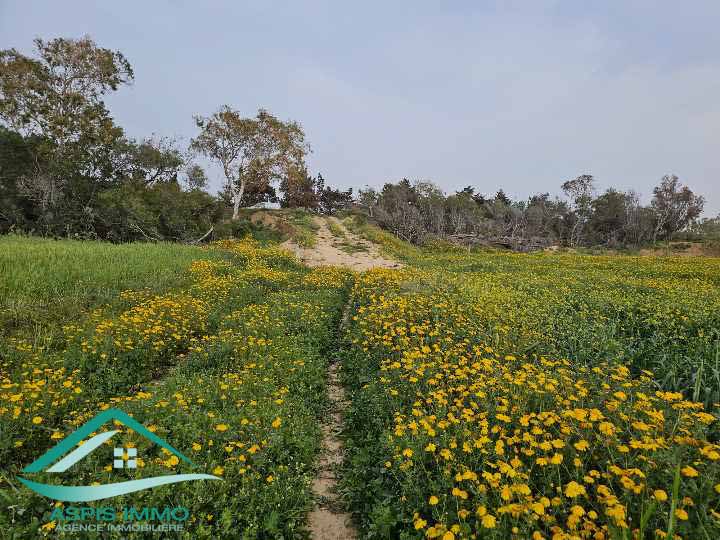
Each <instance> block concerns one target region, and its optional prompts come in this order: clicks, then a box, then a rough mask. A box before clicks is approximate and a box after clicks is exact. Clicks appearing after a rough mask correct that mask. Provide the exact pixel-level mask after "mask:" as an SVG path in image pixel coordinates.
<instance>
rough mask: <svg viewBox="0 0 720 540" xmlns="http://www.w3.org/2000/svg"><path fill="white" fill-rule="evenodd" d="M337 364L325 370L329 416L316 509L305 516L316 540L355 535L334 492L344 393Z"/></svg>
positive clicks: (317, 480)
mask: <svg viewBox="0 0 720 540" xmlns="http://www.w3.org/2000/svg"><path fill="white" fill-rule="evenodd" d="M337 370H338V364H337V363H332V364H330V367H329V369H328V394H329V397H330V415H329V417H328V419H327V422H326V423H325V424H323V426H322V431H323V440H322V450H321V454H320V460H319V462H318V472H317V476H316V477H315V479H314V480H313V491H314V492H315V496H316V500H317V502H316V504H315V508H314V509H313V510H312V511H311V512H310V515H309V516H308V525H309V527H310V533H311V537H312V538H313V539H315V540H353V539H355V538H357V532H356V531H355V528H354V527H353V525H352V521H351V516H350V514H349V513H348V512H346V511H345V508H344V503H343V501H342V497H341V496H340V494H338V493H337V491H336V487H337V472H338V468H339V467H340V465H341V464H342V460H343V451H342V442H341V441H340V439H339V438H338V435H339V433H340V431H341V430H342V411H343V410H344V409H345V406H346V402H345V393H344V392H343V389H342V386H340V383H339V382H338V377H337Z"/></svg>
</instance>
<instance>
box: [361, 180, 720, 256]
mask: <svg viewBox="0 0 720 540" xmlns="http://www.w3.org/2000/svg"><path fill="white" fill-rule="evenodd" d="M562 190H563V192H564V194H565V195H566V199H560V198H559V197H551V196H550V194H549V193H542V194H537V195H533V196H531V197H529V198H528V199H526V200H511V199H510V198H509V197H508V196H507V195H506V194H505V192H504V191H503V190H502V189H500V190H498V191H497V192H496V193H495V195H494V196H487V195H483V194H481V193H478V192H477V191H476V190H475V188H474V187H472V186H468V187H466V188H464V189H462V190H460V191H457V192H455V193H453V194H451V195H445V194H444V193H443V192H442V190H441V189H440V188H439V187H438V186H436V185H435V184H433V183H432V182H427V181H416V182H410V181H409V180H407V179H403V180H401V181H399V182H396V183H387V184H385V185H384V186H383V188H382V189H381V190H379V191H377V190H375V189H372V188H367V189H364V190H360V192H359V196H358V204H359V205H360V206H361V207H362V208H363V209H364V211H365V213H366V214H367V215H368V217H370V218H372V219H374V220H375V221H377V222H378V223H379V224H380V225H382V226H383V227H384V228H386V229H388V230H390V231H392V232H393V233H394V234H396V235H397V236H399V237H400V238H403V239H404V240H407V241H409V242H413V243H416V244H422V243H424V242H425V241H427V240H428V239H432V238H441V239H455V240H460V241H463V240H464V241H467V242H469V243H473V242H487V241H490V242H494V243H500V244H505V245H508V246H509V247H513V248H523V247H525V248H532V247H542V246H547V245H553V244H555V245H557V244H560V245H567V246H572V247H577V246H597V245H602V246H607V247H621V246H638V245H643V244H649V243H654V242H657V241H659V240H668V239H670V238H672V237H673V235H675V234H676V233H678V232H679V231H683V230H686V229H688V228H689V227H691V226H694V227H695V229H694V230H696V231H700V230H706V231H710V230H711V229H713V225H716V224H719V223H720V222H719V221H718V219H717V218H716V219H708V220H704V221H703V222H701V223H699V222H698V221H697V219H698V218H699V216H700V214H701V213H702V210H703V205H704V200H703V197H702V196H699V195H696V194H695V193H693V192H692V190H691V189H690V188H688V187H687V186H685V185H683V184H682V183H681V182H680V180H679V179H678V177H677V176H675V175H666V176H664V177H663V178H662V179H661V180H660V183H659V185H658V186H656V187H655V188H654V190H653V197H652V200H651V202H650V204H649V205H647V206H645V205H642V204H641V203H640V197H639V196H638V194H637V193H635V192H633V191H619V190H617V189H614V188H610V189H607V190H606V191H605V192H603V193H601V194H597V189H596V184H595V179H594V178H593V176H592V175H587V174H586V175H581V176H578V177H577V178H574V179H572V180H568V181H566V182H564V183H563V184H562Z"/></svg>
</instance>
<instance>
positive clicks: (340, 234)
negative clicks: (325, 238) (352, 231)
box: [327, 219, 345, 238]
mask: <svg viewBox="0 0 720 540" xmlns="http://www.w3.org/2000/svg"><path fill="white" fill-rule="evenodd" d="M327 227H328V229H329V230H330V234H332V235H333V236H334V237H336V238H345V231H344V230H343V228H342V227H341V226H340V225H338V224H337V223H336V222H335V221H333V220H331V219H328V220H327Z"/></svg>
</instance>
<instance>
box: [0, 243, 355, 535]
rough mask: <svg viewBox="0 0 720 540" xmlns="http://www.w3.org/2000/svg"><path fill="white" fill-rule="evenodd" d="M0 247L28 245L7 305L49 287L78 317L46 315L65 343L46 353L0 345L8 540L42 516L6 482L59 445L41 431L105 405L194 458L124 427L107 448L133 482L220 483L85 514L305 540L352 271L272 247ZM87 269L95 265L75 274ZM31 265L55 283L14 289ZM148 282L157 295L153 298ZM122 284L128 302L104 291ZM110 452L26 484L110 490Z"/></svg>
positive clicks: (67, 426) (43, 506)
mask: <svg viewBox="0 0 720 540" xmlns="http://www.w3.org/2000/svg"><path fill="white" fill-rule="evenodd" d="M5 242H6V243H5V245H6V246H10V245H12V246H13V249H14V253H17V252H18V251H22V250H23V248H25V247H26V246H27V247H28V248H29V250H26V253H29V255H28V256H29V257H30V260H28V261H21V260H20V257H13V258H8V259H7V261H6V262H5V263H4V264H5V266H4V267H5V268H8V269H9V270H10V271H9V272H7V274H6V275H4V278H5V285H4V286H5V287H6V290H9V291H10V292H12V295H13V296H12V298H14V299H19V298H24V299H25V301H26V302H27V303H28V304H29V303H30V302H35V304H33V305H39V303H40V302H47V301H52V298H51V297H50V295H51V294H52V293H53V291H57V292H58V294H59V295H61V296H62V295H64V296H62V298H68V299H69V301H72V302H73V305H74V306H75V307H77V308H78V309H79V310H80V311H78V312H77V313H75V318H74V319H73V320H66V319H65V318H62V319H61V318H59V316H60V315H61V313H60V312H56V311H53V310H49V311H48V314H47V321H48V323H49V324H53V325H54V326H55V327H57V328H58V330H59V331H60V332H61V333H62V334H63V336H64V338H65V339H63V340H58V342H59V343H58V346H57V347H56V348H55V349H54V350H48V349H47V348H44V347H38V346H31V345H28V344H27V343H25V342H23V341H17V340H6V341H3V342H0V358H2V363H0V375H1V376H2V379H3V390H2V392H0V500H2V501H3V504H4V505H5V506H4V508H7V507H11V510H10V511H3V512H0V529H1V530H3V531H4V532H5V533H6V536H7V537H9V538H18V539H19V538H29V537H34V536H36V535H37V533H38V530H39V529H40V527H41V526H42V525H43V524H48V522H50V512H51V511H52V510H53V509H54V507H53V505H52V502H51V501H48V500H47V499H45V498H43V497H40V496H38V495H36V494H35V493H33V492H31V491H30V490H28V489H26V488H24V487H22V485H21V484H20V483H19V482H18V481H17V480H16V477H17V476H18V475H19V474H20V470H21V469H22V467H23V466H25V465H27V464H28V463H30V462H31V461H32V460H33V459H35V458H36V457H37V456H39V455H40V454H41V453H42V452H44V451H46V450H47V449H48V448H50V447H51V446H52V445H54V444H55V443H56V442H57V440H56V439H55V438H53V437H52V435H53V433H55V432H57V433H58V434H60V435H61V436H65V435H67V434H68V433H70V432H71V431H73V430H74V429H76V428H77V425H78V424H79V423H80V422H82V421H84V420H87V419H88V418H90V417H91V416H93V415H94V414H96V413H97V412H98V410H100V409H102V408H103V407H107V406H113V407H118V408H121V409H122V410H124V411H125V412H127V413H129V414H131V415H132V416H133V417H134V418H135V419H137V420H138V421H140V422H141V423H143V424H144V425H146V426H152V428H151V429H152V430H153V431H155V432H157V433H158V434H159V435H160V436H161V437H163V438H164V439H166V440H168V442H170V444H172V445H174V446H176V447H177V448H179V449H180V450H181V451H182V452H183V453H185V454H186V455H188V456H189V457H190V459H192V461H193V462H194V465H193V466H189V465H187V464H185V463H182V462H178V461H177V460H176V461H175V462H172V461H168V455H165V454H163V453H161V452H160V451H159V448H157V446H155V445H152V444H148V442H147V441H146V440H145V439H143V438H142V437H138V436H137V434H135V433H134V432H132V430H129V429H126V428H121V431H122V434H121V435H118V436H117V437H116V439H115V442H116V444H117V443H118V440H119V439H120V438H121V437H122V439H123V441H124V442H123V443H121V444H123V445H125V442H128V441H130V442H132V443H133V444H134V445H135V446H136V447H137V448H138V455H139V456H140V457H141V459H142V460H143V463H142V464H141V465H140V469H142V470H138V471H137V473H138V476H134V475H135V471H131V472H130V473H129V477H130V478H137V477H139V478H143V477H147V476H153V475H164V474H172V473H181V472H182V473H185V472H187V473H191V472H194V473H198V472H204V473H209V474H214V475H218V476H221V477H222V478H223V481H222V482H214V483H212V484H210V483H209V482H189V483H183V484H180V485H176V486H171V487H160V488H156V489H153V490H148V491H143V492H138V493H135V494H133V495H131V496H126V497H119V498H113V499H111V500H110V501H100V502H98V503H90V504H89V505H90V506H93V505H95V504H98V505H107V503H108V502H109V503H110V504H113V505H116V506H117V507H122V506H125V505H127V506H136V507H143V506H148V507H158V508H163V507H165V506H169V507H173V506H184V507H186V508H188V509H189V511H190V518H189V519H188V521H187V522H186V523H185V527H186V532H184V533H182V534H180V535H173V536H172V537H174V538H175V537H180V538H187V539H190V538H193V539H195V538H206V539H210V538H248V539H251V538H299V537H303V536H305V532H304V528H305V522H306V516H307V511H308V510H309V509H310V507H311V505H312V503H313V494H312V491H311V479H312V477H313V475H314V469H315V460H316V455H317V452H318V450H319V446H320V440H321V431H320V424H321V418H322V416H323V415H324V414H325V413H326V411H325V408H326V406H327V392H326V381H325V378H326V368H327V361H328V355H329V354H330V353H331V351H333V350H334V349H335V347H334V343H335V340H336V331H337V327H338V323H339V319H340V314H341V311H342V307H343V305H344V303H345V301H346V296H347V288H348V286H349V284H350V274H349V272H336V271H330V272H328V271H325V270H321V269H318V270H317V271H313V272H309V271H308V270H307V269H306V268H305V267H303V266H301V265H300V264H299V263H298V262H297V260H296V259H294V258H293V257H292V256H289V255H288V254H287V253H286V252H284V251H281V250H279V249H277V247H264V246H262V245H260V244H259V243H257V242H253V241H251V240H245V241H242V242H224V243H220V244H219V245H217V246H216V248H211V249H207V250H200V249H189V248H185V247H183V246H177V245H176V246H157V245H151V244H148V245H144V244H135V245H131V246H114V245H106V244H100V243H92V242H87V243H72V242H66V243H50V244H47V243H45V242H44V241H38V240H36V239H29V238H10V239H5ZM39 246H40V247H39ZM87 260H92V261H94V262H95V264H94V265H89V264H82V261H87ZM130 264H133V265H134V266H133V267H130V266H126V265H130ZM158 265H164V267H162V268H161V269H160V268H158ZM190 265H192V267H191V268H190V269H188V267H189V266H190ZM37 267H39V268H43V269H44V270H43V272H47V273H48V274H50V275H54V281H53V284H52V286H48V287H45V286H43V287H37V286H36V285H34V284H32V283H26V282H25V281H24V280H23V279H22V277H21V276H23V275H34V274H31V269H33V268H37ZM53 268H54V269H55V270H54V272H53ZM103 269H106V270H105V272H103ZM141 269H142V270H143V271H141ZM8 276H13V279H9V278H8ZM67 276H72V277H67ZM153 276H163V278H162V281H154V280H153ZM77 280H79V281H81V282H82V283H85V284H86V289H90V290H92V291H102V295H103V296H102V297H101V298H102V300H103V301H104V302H105V303H106V304H107V307H104V308H102V309H100V310H98V312H97V313H96V314H90V313H88V312H84V311H82V309H83V307H84V306H88V307H90V308H95V307H96V305H97V304H96V302H97V300H98V295H99V293H97V292H94V293H92V294H83V289H82V288H81V287H73V286H72V285H73V284H74V283H75V281H77ZM160 284H162V286H163V288H166V289H169V290H167V291H159V290H158V287H159V286H160ZM62 286H67V287H68V289H69V290H68V291H65V290H63V289H62V288H61V287H62ZM147 287H154V290H153V291H147V290H145V289H146V288H147ZM127 289H132V290H136V292H135V293H132V294H126V295H124V296H125V299H124V300H122V301H120V300H118V299H117V298H114V297H113V296H112V294H113V293H115V294H119V292H120V291H125V290H127ZM86 292H87V291H86ZM120 304H122V307H121V306H120ZM114 308H117V309H114ZM63 316H64V314H63ZM66 323H72V324H66ZM64 324H65V326H64V328H60V327H61V326H62V325H64ZM61 343H62V344H61ZM16 411H17V412H16ZM111 454H112V445H109V446H108V445H105V446H103V447H101V448H100V449H98V450H97V451H96V452H93V454H92V455H90V456H88V458H87V459H86V460H84V461H83V462H82V464H79V465H78V466H76V467H74V468H73V471H72V472H71V473H70V472H68V474H67V475H65V476H62V475H58V474H54V475H53V474H49V475H43V474H42V473H39V474H37V475H35V476H34V477H33V478H34V479H35V480H38V481H41V482H50V483H53V482H62V483H64V484H89V483H91V482H95V481H100V482H102V483H110V482H116V481H119V480H120V479H124V477H126V476H128V475H126V474H125V471H115V470H113V469H112V467H110V468H108V463H112V461H111V459H112V456H111ZM49 534H51V535H52V537H53V538H70V537H72V534H69V533H64V532H62V531H55V532H52V533H49ZM3 537H5V536H3ZM83 537H88V538H100V537H102V536H100V535H95V536H93V535H90V536H83ZM127 537H128V538H144V537H145V536H143V535H142V533H130V534H128V536H127ZM160 537H164V536H163V535H162V534H161V535H160Z"/></svg>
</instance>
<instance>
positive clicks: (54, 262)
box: [0, 235, 224, 346]
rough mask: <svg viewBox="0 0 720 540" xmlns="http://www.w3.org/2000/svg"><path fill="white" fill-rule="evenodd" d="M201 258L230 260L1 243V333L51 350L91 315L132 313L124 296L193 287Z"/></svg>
mask: <svg viewBox="0 0 720 540" xmlns="http://www.w3.org/2000/svg"><path fill="white" fill-rule="evenodd" d="M198 257H205V258H210V259H213V260H222V259H223V258H224V256H223V255H222V254H221V253H218V252H208V251H205V250H202V249H201V248H197V247H189V246H182V245H178V244H170V243H157V244H142V243H135V244H125V245H121V246H115V245H112V244H109V243H101V242H91V241H77V240H44V239H39V238H28V237H23V236H18V235H9V236H4V237H0V333H2V335H3V336H4V338H7V337H8V336H9V335H13V336H16V337H24V338H27V339H30V340H31V342H33V343H35V344H37V345H38V346H39V345H47V341H48V340H50V341H52V338H53V337H57V336H56V334H57V333H58V332H59V331H60V326H61V325H63V324H67V323H68V322H70V321H77V320H78V318H81V317H84V316H85V315H84V314H86V313H87V312H89V311H90V310H91V308H94V307H96V306H108V309H113V310H115V309H119V308H122V307H123V306H125V305H126V302H125V301H123V300H122V299H121V298H120V297H119V294H120V292H122V291H124V290H126V289H142V290H145V291H148V292H149V293H160V292H163V291H166V290H168V289H172V288H177V287H181V286H183V285H185V284H187V283H188V282H189V276H188V275H187V274H186V273H185V270H186V268H187V267H188V266H189V265H190V263H191V262H192V261H193V260H195V259H197V258H198Z"/></svg>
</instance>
